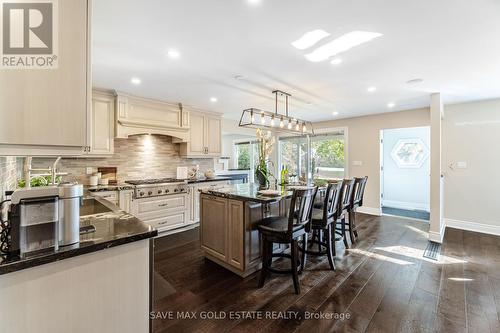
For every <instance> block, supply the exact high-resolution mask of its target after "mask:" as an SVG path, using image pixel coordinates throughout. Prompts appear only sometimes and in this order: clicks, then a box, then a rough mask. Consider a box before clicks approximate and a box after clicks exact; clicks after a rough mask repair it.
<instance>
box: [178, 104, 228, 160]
mask: <svg viewBox="0 0 500 333" xmlns="http://www.w3.org/2000/svg"><path fill="white" fill-rule="evenodd" d="M189 121H190V124H191V130H190V132H189V140H188V142H186V143H181V146H180V155H181V156H183V157H190V158H211V157H217V156H220V154H221V141H222V140H221V135H222V119H221V117H220V116H219V115H217V114H212V113H200V112H194V111H191V112H190V113H189Z"/></svg>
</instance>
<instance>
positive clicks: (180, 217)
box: [143, 212, 187, 229]
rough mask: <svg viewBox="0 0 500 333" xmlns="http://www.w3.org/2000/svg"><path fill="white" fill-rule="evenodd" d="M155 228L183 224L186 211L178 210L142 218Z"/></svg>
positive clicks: (185, 218)
mask: <svg viewBox="0 0 500 333" xmlns="http://www.w3.org/2000/svg"><path fill="white" fill-rule="evenodd" d="M143 221H144V222H146V223H148V224H149V225H151V226H152V227H154V228H156V229H173V228H176V227H180V226H182V225H184V223H186V221H187V217H186V212H178V213H174V214H171V215H167V216H163V217H160V218H156V219H152V220H149V221H148V220H143Z"/></svg>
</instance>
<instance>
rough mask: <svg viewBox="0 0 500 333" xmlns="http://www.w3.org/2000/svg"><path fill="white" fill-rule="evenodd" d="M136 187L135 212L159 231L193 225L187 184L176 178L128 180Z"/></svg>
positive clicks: (133, 204) (133, 201)
mask: <svg viewBox="0 0 500 333" xmlns="http://www.w3.org/2000/svg"><path fill="white" fill-rule="evenodd" d="M126 182H127V183H128V184H131V185H133V186H134V194H133V196H132V211H133V212H134V215H135V216H136V217H137V218H139V219H140V220H142V221H143V222H145V223H148V224H149V225H151V226H152V227H154V228H156V229H157V230H158V232H163V231H168V230H172V229H177V228H181V227H184V226H186V224H187V223H189V220H190V217H189V216H188V212H189V211H190V210H189V205H190V204H191V201H190V200H189V194H188V186H187V181H182V180H178V179H175V178H160V179H144V180H128V181H126Z"/></svg>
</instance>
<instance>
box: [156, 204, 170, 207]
mask: <svg viewBox="0 0 500 333" xmlns="http://www.w3.org/2000/svg"><path fill="white" fill-rule="evenodd" d="M167 206H168V204H167V203H164V204H159V205H158V207H167Z"/></svg>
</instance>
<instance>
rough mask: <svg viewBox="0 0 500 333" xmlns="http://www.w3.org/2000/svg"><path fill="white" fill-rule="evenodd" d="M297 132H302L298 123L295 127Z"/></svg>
mask: <svg viewBox="0 0 500 333" xmlns="http://www.w3.org/2000/svg"><path fill="white" fill-rule="evenodd" d="M295 130H296V131H298V130H300V126H299V122H298V121H297V124H296V125H295Z"/></svg>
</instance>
